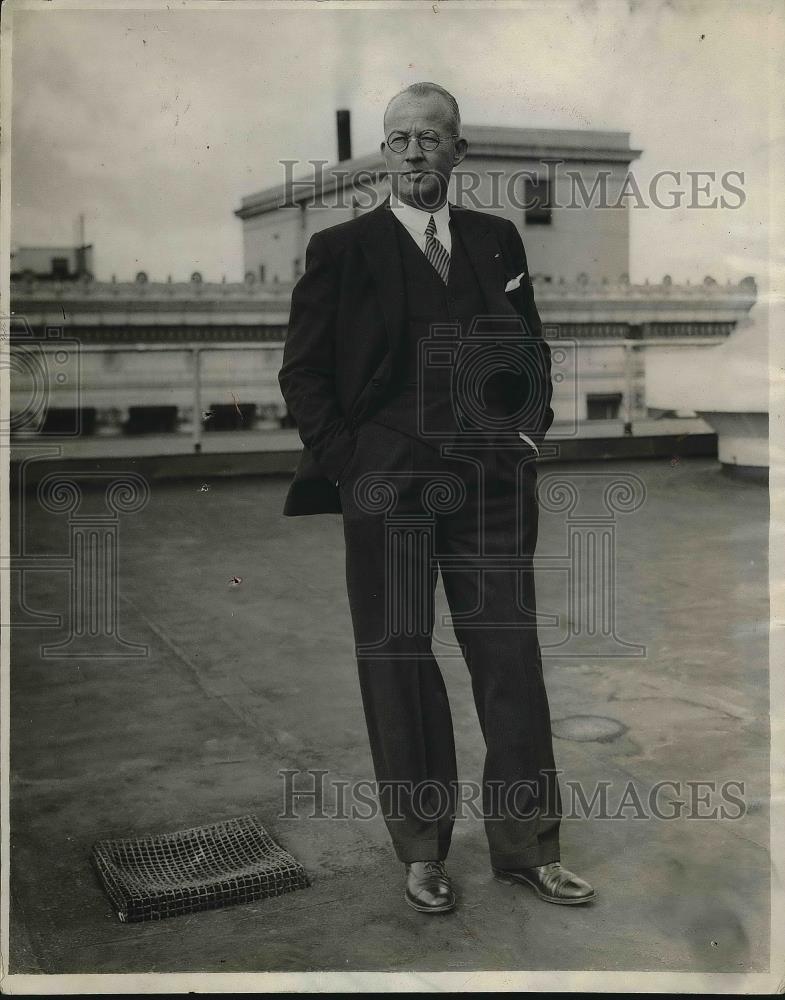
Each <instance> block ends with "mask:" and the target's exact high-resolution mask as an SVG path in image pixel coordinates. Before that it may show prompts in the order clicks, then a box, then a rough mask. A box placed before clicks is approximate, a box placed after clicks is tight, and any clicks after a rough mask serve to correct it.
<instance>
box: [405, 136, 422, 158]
mask: <svg viewBox="0 0 785 1000" xmlns="http://www.w3.org/2000/svg"><path fill="white" fill-rule="evenodd" d="M424 159H425V157H424V156H423V155H422V150H421V149H420V147H419V145H418V144H417V141H416V140H415V139H412V140H411V142H410V143H409V146H408V148H407V150H406V162H407V163H420V162H421V161H422V160H424Z"/></svg>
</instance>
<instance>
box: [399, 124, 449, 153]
mask: <svg viewBox="0 0 785 1000" xmlns="http://www.w3.org/2000/svg"><path fill="white" fill-rule="evenodd" d="M414 138H415V139H416V141H417V145H418V146H419V147H420V149H421V150H423V152H426V153H430V152H432V151H433V150H434V149H437V148H438V147H439V146H440V145H441V144H442V143H443V142H446V141H447V140H448V139H458V138H459V135H458V133H457V132H453V133H451V134H450V135H444V136H442V135H439V134H438V133H437V132H432V131H430V130H426V131H425V132H420V133H419V135H416V136H415V137H414ZM411 140H412V137H411V136H410V135H407V134H406V132H390V134H389V135H388V136H387V146H388V147H389V148H390V149H391V150H392V151H393V153H405V152H406V150H407V149H408V148H409V143H410V142H411Z"/></svg>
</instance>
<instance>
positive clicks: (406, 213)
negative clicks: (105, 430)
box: [390, 197, 452, 253]
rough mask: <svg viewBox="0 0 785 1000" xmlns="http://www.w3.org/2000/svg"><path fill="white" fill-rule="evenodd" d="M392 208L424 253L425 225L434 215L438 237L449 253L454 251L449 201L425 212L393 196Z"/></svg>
mask: <svg viewBox="0 0 785 1000" xmlns="http://www.w3.org/2000/svg"><path fill="white" fill-rule="evenodd" d="M390 210H391V211H392V213H393V215H394V216H395V218H396V219H397V220H398V221H399V222H400V223H401V225H402V226H403V227H404V229H405V230H406V231H407V232H408V233H409V235H410V236H411V238H412V239H413V240H414V242H415V243H416V244H417V246H418V247H419V248H420V250H422V252H423V253H425V227H426V226H427V225H428V223H429V222H430V221H431V216H433V221H434V222H435V223H436V239H437V240H438V241H439V242H440V243H441V245H442V246H443V247H444V249H445V250H446V251H447V253H451V252H452V236H451V235H450V205H449V202H445V203H444V204H443V205H442V207H441V208H437V209H436V211H435V212H423V211H422V210H421V209H419V208H413V207H412V206H411V205H405V204H404V203H403V202H402V201H398V200H397V199H396V198H394V197H391V198H390Z"/></svg>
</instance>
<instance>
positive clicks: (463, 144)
mask: <svg viewBox="0 0 785 1000" xmlns="http://www.w3.org/2000/svg"><path fill="white" fill-rule="evenodd" d="M454 150H455V151H454V153H453V158H452V165H453V166H454V167H457V166H458V164H459V163H460V162H461V160H463V158H464V157H465V156H466V154H467V153H468V151H469V143H468V142H467V141H466V140H465V139H464V138H463V137H461V138H460V139H456V140H455V147H454Z"/></svg>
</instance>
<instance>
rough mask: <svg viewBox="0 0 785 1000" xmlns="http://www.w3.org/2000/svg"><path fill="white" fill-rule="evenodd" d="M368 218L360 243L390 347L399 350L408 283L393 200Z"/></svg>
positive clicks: (381, 206) (374, 211)
mask: <svg viewBox="0 0 785 1000" xmlns="http://www.w3.org/2000/svg"><path fill="white" fill-rule="evenodd" d="M366 219H367V222H366V226H365V231H364V232H363V235H362V236H361V238H360V245H361V246H362V250H363V254H364V255H365V259H366V261H367V263H368V267H369V269H370V271H371V274H372V275H373V279H374V283H375V285H376V291H377V294H378V296H379V300H380V302H381V305H382V312H383V314H384V324H385V327H386V330H387V337H388V339H389V342H390V349H391V351H393V352H395V351H396V350H397V348H398V345H399V344H400V343H401V340H402V338H403V333H404V323H405V319H406V286H405V284H404V276H403V261H402V260H401V254H400V250H399V248H398V237H397V234H396V231H395V225H396V223H395V216H394V215H393V214H392V212H391V211H390V210H389V199H388V200H387V201H386V202H385V203H384V204H383V205H380V206H379V208H376V209H374V210H373V211H372V212H369V213H368V215H367V216H366Z"/></svg>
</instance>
